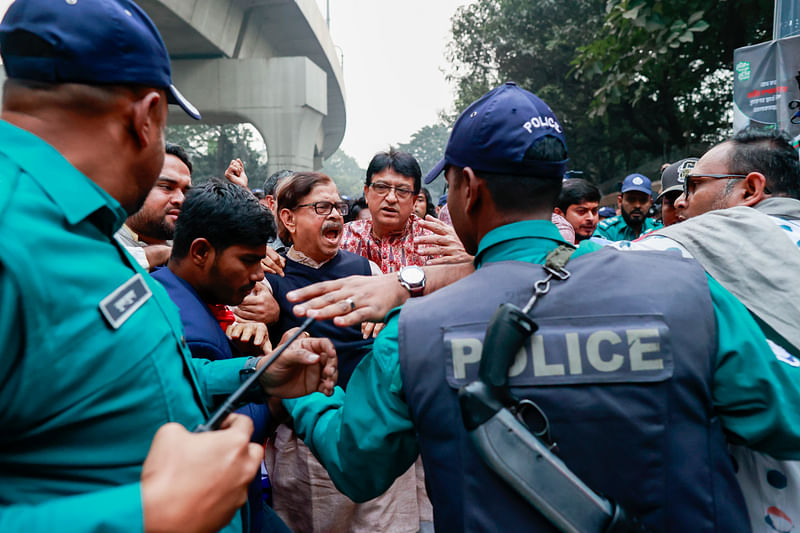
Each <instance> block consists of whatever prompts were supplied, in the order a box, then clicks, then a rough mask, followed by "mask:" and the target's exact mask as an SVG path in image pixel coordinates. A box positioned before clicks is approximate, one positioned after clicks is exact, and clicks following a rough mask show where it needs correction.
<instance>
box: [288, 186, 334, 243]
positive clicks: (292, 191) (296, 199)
mask: <svg viewBox="0 0 800 533" xmlns="http://www.w3.org/2000/svg"><path fill="white" fill-rule="evenodd" d="M322 183H333V180H332V179H331V178H330V177H329V176H328V175H326V174H323V173H321V172H297V173H295V174H294V175H292V176H291V177H289V178H288V179H285V180H283V181H281V184H280V186H279V187H278V190H277V191H276V192H277V208H276V209H275V211H276V212H277V213H278V237H280V239H281V241H283V243H284V244H290V243H291V242H292V236H291V234H290V233H289V230H287V229H286V226H284V225H283V222H281V215H280V213H281V211H282V210H283V209H289V210H290V211H291V210H292V209H295V208H296V207H297V206H298V205H299V204H300V200H302V199H303V198H305V197H306V196H308V195H309V194H310V193H311V191H312V190H313V189H314V187H316V186H317V185H320V184H322Z"/></svg>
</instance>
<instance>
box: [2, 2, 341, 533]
mask: <svg viewBox="0 0 800 533" xmlns="http://www.w3.org/2000/svg"><path fill="white" fill-rule="evenodd" d="M0 52H1V53H2V57H3V63H4V67H5V69H6V74H7V76H8V80H7V82H6V85H5V87H4V94H3V110H2V115H1V116H0V118H2V120H0V236H2V238H0V346H2V347H3V356H2V357H0V427H2V428H3V429H2V431H0V531H26V532H28V533H34V532H45V531H48V532H49V531H54V530H57V531H67V532H70V531H76V532H78V531H80V532H87V531H153V530H156V529H158V530H171V531H179V530H184V531H217V530H220V529H224V530H225V531H242V527H243V522H242V520H243V519H245V520H246V519H247V516H246V515H242V516H240V514H239V513H237V510H238V508H240V507H241V506H242V505H243V504H244V502H245V501H246V496H247V485H248V483H249V482H250V480H252V479H253V477H254V476H255V475H256V472H257V471H258V467H259V464H260V462H261V460H262V458H263V448H262V447H261V446H259V445H258V444H251V443H249V436H250V433H251V432H252V428H253V426H252V423H251V422H250V421H249V419H247V418H246V417H244V416H242V415H232V416H231V417H229V418H228V419H227V421H226V422H225V423H224V425H223V429H222V430H221V431H217V432H211V433H204V434H198V435H194V434H191V433H189V431H191V430H192V429H194V428H195V427H196V426H197V425H198V424H200V423H202V422H204V421H205V420H206V418H207V417H208V415H209V413H210V410H212V409H214V408H215V407H216V406H217V405H218V403H219V401H220V399H224V397H225V396H226V395H228V394H230V393H231V392H233V391H234V390H236V389H237V388H238V387H239V385H240V384H241V381H242V375H241V371H242V370H243V369H244V368H245V365H246V361H247V358H235V359H229V360H226V361H219V362H213V363H212V362H209V361H206V360H199V359H198V360H193V359H192V358H191V355H190V354H189V352H188V350H187V349H186V342H185V340H184V338H183V333H182V327H181V323H180V317H179V315H178V312H177V309H176V307H175V306H174V305H173V304H172V302H171V301H170V300H169V298H168V296H167V294H166V292H165V291H164V289H163V288H161V287H160V286H159V284H158V283H156V282H155V281H154V280H152V279H151V278H150V276H149V275H148V274H147V273H146V272H145V271H143V270H142V269H141V267H140V266H139V265H138V264H137V262H136V261H135V260H133V258H132V257H131V256H130V255H128V253H127V252H126V251H125V249H124V248H123V247H122V245H120V244H119V243H118V242H117V241H116V239H114V232H115V231H116V230H117V229H119V227H120V226H121V225H122V223H123V222H124V221H125V219H126V218H127V216H128V215H129V214H130V213H133V212H135V211H136V210H137V209H138V208H139V207H140V206H141V205H142V202H143V201H144V199H145V197H146V196H147V194H148V192H149V191H150V189H151V188H152V186H153V184H154V183H155V181H156V178H157V177H158V173H159V171H160V169H161V167H162V163H163V160H164V146H165V143H164V127H165V125H166V119H167V102H168V101H169V102H174V103H178V104H179V105H180V106H181V107H182V108H183V109H184V110H185V111H186V112H187V113H188V114H189V115H190V116H192V117H193V118H198V119H199V118H200V115H199V113H198V112H197V110H196V109H195V108H194V107H193V106H192V105H191V104H190V103H189V102H188V101H187V100H186V99H185V98H183V96H182V95H181V94H180V93H179V92H178V91H177V89H175V88H174V87H173V86H172V82H171V74H170V64H169V57H168V54H167V50H166V48H165V46H164V43H163V41H162V40H161V37H160V36H159V34H158V32H157V30H156V28H155V26H154V25H153V23H152V21H151V20H150V19H149V18H148V17H147V15H146V14H145V13H144V12H143V11H142V10H141V9H140V8H139V7H138V6H137V5H135V4H134V3H133V2H130V1H128V0H78V1H71V0H70V1H63V0H61V1H54V0H18V1H17V2H15V3H13V4H12V5H11V7H10V8H9V10H8V12H7V14H6V16H5V17H4V19H3V22H2V23H1V24H0ZM304 342H305V344H304V345H303V346H304V347H305V348H309V349H312V350H315V351H318V352H322V353H323V355H324V357H323V358H321V357H320V356H319V355H317V354H315V353H312V352H310V351H308V350H307V349H304V348H303V347H300V348H296V349H291V350H287V351H286V352H285V355H288V357H287V358H286V359H283V357H282V358H280V359H279V360H278V363H276V364H277V365H278V366H279V368H274V367H271V368H270V370H269V372H267V374H268V375H267V377H266V379H265V380H263V381H262V383H261V385H262V388H263V389H265V390H267V391H268V392H270V393H274V394H277V395H279V396H284V397H285V396H292V395H298V394H306V393H308V392H311V391H313V390H323V391H325V390H327V389H328V388H329V387H331V386H332V383H331V380H332V378H333V377H334V374H335V372H334V368H333V367H332V366H331V364H330V362H329V361H330V355H331V351H330V350H329V349H328V348H329V347H330V345H329V343H328V342H326V341H325V340H324V339H322V340H321V339H316V340H313V339H308V340H306V341H304ZM281 360H283V362H280V361H281ZM262 362H263V360H255V361H252V362H251V365H253V366H257V365H259V364H262ZM322 362H328V366H327V367H326V368H324V369H323V368H322V366H321V363H322ZM321 375H324V376H325V379H323V380H321V379H320V376H321ZM254 394H255V396H259V397H260V398H261V400H262V401H263V399H264V394H263V391H262V392H261V393H259V391H254Z"/></svg>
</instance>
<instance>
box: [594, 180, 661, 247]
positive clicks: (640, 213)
mask: <svg viewBox="0 0 800 533" xmlns="http://www.w3.org/2000/svg"><path fill="white" fill-rule="evenodd" d="M651 205H653V188H652V186H651V184H650V178H648V177H647V176H645V175H643V174H631V175H629V176H627V177H625V179H624V180H623V182H622V189H621V190H620V193H619V195H618V196H617V208H618V209H619V211H620V214H619V215H617V216H614V217H611V218H609V219H606V220H603V221H602V222H600V223H599V224H598V225H597V230H596V231H595V232H594V236H595V237H602V238H604V239H608V240H609V241H632V240H634V239H636V238H638V237H639V236H640V235H642V234H644V233H647V232H648V231H652V230H654V229H656V228H660V227H661V224H659V223H658V221H657V220H655V219H652V218H648V217H647V211H648V209H650V206H651Z"/></svg>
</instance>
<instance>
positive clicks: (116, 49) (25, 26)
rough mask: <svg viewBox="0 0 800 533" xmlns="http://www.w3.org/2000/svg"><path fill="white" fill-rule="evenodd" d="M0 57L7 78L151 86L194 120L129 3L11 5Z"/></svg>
mask: <svg viewBox="0 0 800 533" xmlns="http://www.w3.org/2000/svg"><path fill="white" fill-rule="evenodd" d="M0 55H2V57H3V64H4V66H5V69H6V75H7V76H8V77H9V78H15V79H25V80H33V81H41V82H47V83H82V84H87V85H107V84H119V85H142V86H145V87H155V88H159V89H164V90H165V91H166V92H167V100H168V101H169V102H170V103H173V104H178V105H179V106H181V107H182V108H183V110H184V111H186V113H187V114H188V115H189V116H191V117H192V118H195V119H199V118H200V113H199V112H198V111H197V109H196V108H195V107H194V106H193V105H192V104H191V103H190V102H189V101H188V100H187V99H186V98H184V97H183V95H182V94H181V93H180V92H179V91H178V89H176V88H175V86H174V85H172V70H171V68H170V64H169V54H168V53H167V47H166V46H165V45H164V41H163V40H162V39H161V35H160V34H159V33H158V29H156V26H155V24H153V21H152V20H150V17H148V16H147V14H146V13H145V12H144V11H143V10H142V9H141V8H140V7H139V6H137V5H136V4H134V3H133V2H131V1H130V0H17V1H16V2H14V3H13V4H11V7H9V8H8V11H7V12H6V15H5V17H3V21H2V23H0Z"/></svg>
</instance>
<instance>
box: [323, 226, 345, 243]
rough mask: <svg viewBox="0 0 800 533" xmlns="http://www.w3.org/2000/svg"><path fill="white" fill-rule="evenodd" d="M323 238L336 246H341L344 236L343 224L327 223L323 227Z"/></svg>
mask: <svg viewBox="0 0 800 533" xmlns="http://www.w3.org/2000/svg"><path fill="white" fill-rule="evenodd" d="M322 238H324V239H325V240H326V241H329V242H330V243H331V244H334V245H335V246H339V240H340V239H341V238H342V226H341V225H340V224H326V225H325V226H323V227H322Z"/></svg>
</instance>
